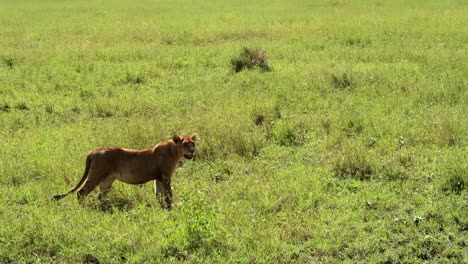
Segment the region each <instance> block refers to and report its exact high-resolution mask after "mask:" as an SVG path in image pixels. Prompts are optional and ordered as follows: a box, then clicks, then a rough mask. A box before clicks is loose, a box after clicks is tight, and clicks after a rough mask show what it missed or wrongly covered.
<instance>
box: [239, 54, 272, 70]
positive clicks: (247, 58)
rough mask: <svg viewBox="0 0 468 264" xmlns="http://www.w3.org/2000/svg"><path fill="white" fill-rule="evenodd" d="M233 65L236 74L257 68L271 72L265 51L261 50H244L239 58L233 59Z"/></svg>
mask: <svg viewBox="0 0 468 264" xmlns="http://www.w3.org/2000/svg"><path fill="white" fill-rule="evenodd" d="M231 64H232V67H233V70H234V71H236V72H240V71H242V70H244V69H249V70H251V69H254V68H255V67H258V68H260V69H262V70H264V71H271V67H270V66H269V65H268V62H267V56H266V54H265V51H263V50H260V49H251V48H244V50H243V51H242V53H241V54H240V55H239V57H237V58H232V59H231Z"/></svg>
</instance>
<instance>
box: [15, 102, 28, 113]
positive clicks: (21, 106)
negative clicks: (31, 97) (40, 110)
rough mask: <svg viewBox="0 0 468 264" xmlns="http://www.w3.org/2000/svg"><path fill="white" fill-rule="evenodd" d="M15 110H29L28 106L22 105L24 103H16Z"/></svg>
mask: <svg viewBox="0 0 468 264" xmlns="http://www.w3.org/2000/svg"><path fill="white" fill-rule="evenodd" d="M15 108H16V109H18V110H23V111H27V110H29V106H28V105H27V104H26V103H24V102H21V103H17V104H16V105H15Z"/></svg>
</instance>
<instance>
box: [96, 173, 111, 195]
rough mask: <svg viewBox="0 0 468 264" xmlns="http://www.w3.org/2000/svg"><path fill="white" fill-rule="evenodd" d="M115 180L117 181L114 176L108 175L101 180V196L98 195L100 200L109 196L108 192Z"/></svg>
mask: <svg viewBox="0 0 468 264" xmlns="http://www.w3.org/2000/svg"><path fill="white" fill-rule="evenodd" d="M114 181H115V178H114V177H111V176H107V177H106V178H105V179H104V180H102V181H101V183H99V190H100V193H99V197H98V199H99V200H103V199H105V198H106V197H107V194H108V193H109V191H110V189H111V187H112V184H113V183H114Z"/></svg>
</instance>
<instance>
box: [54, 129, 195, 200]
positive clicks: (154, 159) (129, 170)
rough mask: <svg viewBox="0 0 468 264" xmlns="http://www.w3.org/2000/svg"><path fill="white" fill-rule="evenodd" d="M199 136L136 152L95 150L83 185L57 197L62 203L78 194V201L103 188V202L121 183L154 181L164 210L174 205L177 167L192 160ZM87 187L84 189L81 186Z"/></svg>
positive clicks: (109, 149)
mask: <svg viewBox="0 0 468 264" xmlns="http://www.w3.org/2000/svg"><path fill="white" fill-rule="evenodd" d="M195 140H196V137H195V136H178V135H175V136H173V137H172V139H170V140H166V141H162V142H160V143H159V144H157V145H156V146H155V147H154V148H149V149H143V150H133V149H124V148H118V147H100V148H96V149H93V150H92V151H90V152H89V154H88V156H87V157H86V167H85V172H84V174H83V176H82V178H81V180H80V181H79V183H78V184H77V185H76V186H75V187H73V188H72V189H70V190H69V191H68V192H66V193H63V194H58V195H55V196H54V199H56V200H59V199H62V198H64V197H65V196H67V195H68V194H70V193H72V192H75V191H77V190H79V191H78V193H77V195H78V200H79V201H80V202H83V198H84V197H85V196H86V195H88V194H89V193H90V192H91V191H93V190H94V189H95V188H96V187H97V186H98V185H99V187H100V191H101V193H100V195H99V197H100V198H103V197H104V196H105V195H106V193H107V192H108V191H109V190H110V188H111V186H112V183H113V182H114V181H115V180H119V181H122V182H125V183H129V184H142V183H145V182H148V181H151V180H154V190H155V194H156V197H157V199H158V200H159V202H160V203H161V206H163V207H166V208H170V207H171V204H172V190H171V177H172V174H173V173H174V171H175V169H176V166H177V163H178V162H179V161H180V160H181V159H182V158H183V157H186V158H188V159H191V158H192V157H193V153H194V151H195ZM83 183H84V186H83V187H81V188H80V186H81V185H82V184H83Z"/></svg>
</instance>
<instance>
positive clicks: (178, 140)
mask: <svg viewBox="0 0 468 264" xmlns="http://www.w3.org/2000/svg"><path fill="white" fill-rule="evenodd" d="M172 141H174V143H176V144H179V143H180V142H182V139H181V138H180V137H179V136H178V135H173V136H172Z"/></svg>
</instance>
